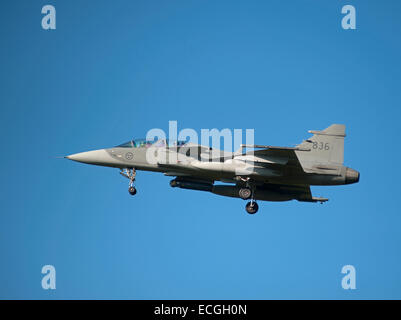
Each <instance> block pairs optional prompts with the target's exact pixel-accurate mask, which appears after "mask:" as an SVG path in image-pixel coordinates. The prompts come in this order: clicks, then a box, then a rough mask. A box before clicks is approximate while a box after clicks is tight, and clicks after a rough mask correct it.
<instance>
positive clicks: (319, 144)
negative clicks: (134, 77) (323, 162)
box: [312, 142, 330, 150]
mask: <svg viewBox="0 0 401 320" xmlns="http://www.w3.org/2000/svg"><path fill="white" fill-rule="evenodd" d="M312 148H313V149H318V150H330V145H329V143H328V142H326V143H323V142H313V145H312Z"/></svg>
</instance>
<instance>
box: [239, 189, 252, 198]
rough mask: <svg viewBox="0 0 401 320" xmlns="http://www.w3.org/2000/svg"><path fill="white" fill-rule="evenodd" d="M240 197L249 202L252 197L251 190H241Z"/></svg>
mask: <svg viewBox="0 0 401 320" xmlns="http://www.w3.org/2000/svg"><path fill="white" fill-rule="evenodd" d="M238 195H239V197H240V198H241V199H243V200H248V199H249V198H250V197H251V196H252V191H251V189H249V188H241V189H239V191H238Z"/></svg>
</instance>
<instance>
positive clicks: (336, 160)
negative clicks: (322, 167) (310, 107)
mask: <svg viewBox="0 0 401 320" xmlns="http://www.w3.org/2000/svg"><path fill="white" fill-rule="evenodd" d="M309 133H313V136H312V137H310V138H309V139H307V140H304V141H303V142H302V143H301V144H300V145H298V147H302V148H305V149H310V150H311V151H307V152H297V156H298V159H299V160H300V161H301V163H302V162H316V163H330V164H339V165H342V164H343V162H344V138H345V125H343V124H332V125H331V126H330V127H328V128H326V129H324V130H322V131H315V130H310V131H309Z"/></svg>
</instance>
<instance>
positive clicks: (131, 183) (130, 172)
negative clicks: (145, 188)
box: [120, 168, 136, 196]
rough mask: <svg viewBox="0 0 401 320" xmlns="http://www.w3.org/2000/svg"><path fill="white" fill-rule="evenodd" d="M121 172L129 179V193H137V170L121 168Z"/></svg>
mask: <svg viewBox="0 0 401 320" xmlns="http://www.w3.org/2000/svg"><path fill="white" fill-rule="evenodd" d="M120 174H121V175H123V176H124V177H126V178H128V179H129V186H128V192H129V194H130V195H132V196H134V195H136V188H135V187H134V181H135V177H136V170H135V169H134V168H132V169H124V170H121V172H120Z"/></svg>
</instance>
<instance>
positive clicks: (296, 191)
mask: <svg viewBox="0 0 401 320" xmlns="http://www.w3.org/2000/svg"><path fill="white" fill-rule="evenodd" d="M262 188H263V189H265V190H270V191H275V192H278V193H281V194H288V195H291V196H293V197H294V198H295V199H297V200H298V201H304V202H321V203H323V202H326V201H328V200H329V199H327V198H321V197H313V196H312V192H311V190H310V186H309V185H276V184H264V185H263V186H262Z"/></svg>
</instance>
